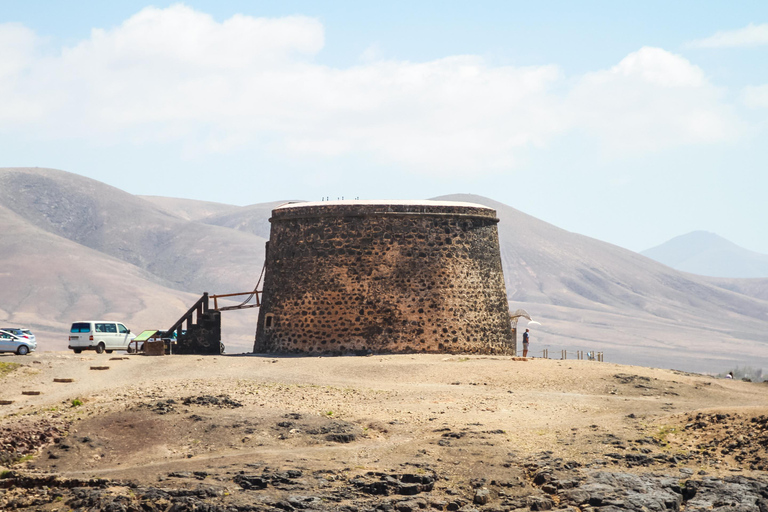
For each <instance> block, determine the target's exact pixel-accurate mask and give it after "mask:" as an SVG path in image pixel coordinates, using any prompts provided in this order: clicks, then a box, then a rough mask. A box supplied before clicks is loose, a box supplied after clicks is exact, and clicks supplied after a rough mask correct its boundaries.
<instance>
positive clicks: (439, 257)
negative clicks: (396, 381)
mask: <svg viewBox="0 0 768 512" xmlns="http://www.w3.org/2000/svg"><path fill="white" fill-rule="evenodd" d="M498 221H499V220H498V219H497V218H496V211H495V210H493V209H491V208H487V207H485V206H482V205H478V204H472V203H458V202H437V201H327V202H319V203H317V202H316V203H293V204H286V205H283V206H280V207H279V208H276V209H275V210H273V211H272V218H271V219H270V222H271V223H272V226H271V233H270V240H269V244H268V247H267V254H266V271H265V275H264V287H263V295H262V305H261V308H260V311H259V320H258V325H257V329H256V342H255V344H254V352H256V353H265V352H273V353H314V354H320V353H327V354H349V353H351V354H354V353H367V352H369V351H370V352H394V353H397V352H436V353H471V354H506V353H512V352H513V350H514V349H513V343H514V341H513V337H512V330H511V326H510V321H509V306H508V304H507V295H506V291H505V288H504V276H503V273H502V268H501V255H500V253H499V239H498V231H497V229H496V224H497V223H498Z"/></svg>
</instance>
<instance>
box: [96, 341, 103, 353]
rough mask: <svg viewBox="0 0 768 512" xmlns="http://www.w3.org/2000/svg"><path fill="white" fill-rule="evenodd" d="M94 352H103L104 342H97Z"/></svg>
mask: <svg viewBox="0 0 768 512" xmlns="http://www.w3.org/2000/svg"><path fill="white" fill-rule="evenodd" d="M96 353H97V354H103V353H104V343H103V342H102V343H99V344H98V345H96Z"/></svg>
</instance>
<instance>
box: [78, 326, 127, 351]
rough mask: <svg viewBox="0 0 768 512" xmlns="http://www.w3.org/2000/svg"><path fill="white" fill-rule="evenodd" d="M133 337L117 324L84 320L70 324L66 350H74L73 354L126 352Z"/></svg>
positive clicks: (125, 328) (124, 327)
mask: <svg viewBox="0 0 768 512" xmlns="http://www.w3.org/2000/svg"><path fill="white" fill-rule="evenodd" d="M135 337H136V336H135V335H134V334H131V330H130V329H128V328H127V327H126V326H125V325H123V324H121V323H119V322H110V321H108V320H85V321H80V322H74V323H73V324H72V327H71V328H70V330H69V347H68V348H70V349H72V350H74V351H75V354H79V353H81V352H82V351H83V350H95V351H96V353H97V354H101V353H102V352H106V353H107V354H111V353H112V351H114V350H128V344H129V343H130V342H131V340H133V338H135Z"/></svg>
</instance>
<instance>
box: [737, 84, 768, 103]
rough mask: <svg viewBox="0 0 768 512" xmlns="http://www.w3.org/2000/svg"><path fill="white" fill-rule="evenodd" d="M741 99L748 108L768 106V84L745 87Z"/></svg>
mask: <svg viewBox="0 0 768 512" xmlns="http://www.w3.org/2000/svg"><path fill="white" fill-rule="evenodd" d="M742 99H743V101H744V104H745V105H746V106H748V107H750V108H768V84H766V85H758V86H749V87H745V88H744V91H742Z"/></svg>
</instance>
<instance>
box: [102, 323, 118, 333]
mask: <svg viewBox="0 0 768 512" xmlns="http://www.w3.org/2000/svg"><path fill="white" fill-rule="evenodd" d="M104 327H106V328H107V330H106V332H109V333H115V334H117V326H116V325H115V324H104Z"/></svg>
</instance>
